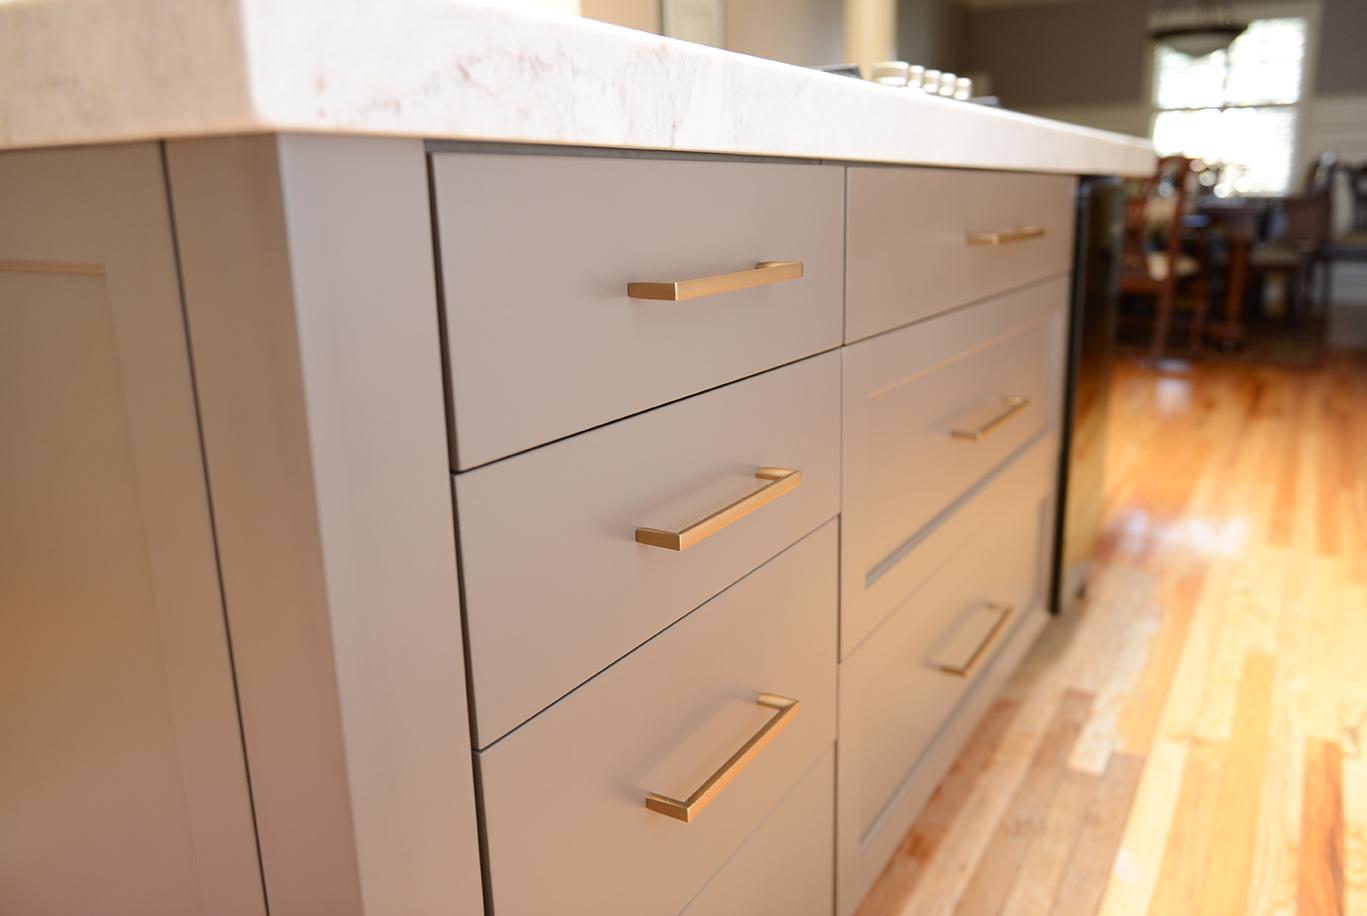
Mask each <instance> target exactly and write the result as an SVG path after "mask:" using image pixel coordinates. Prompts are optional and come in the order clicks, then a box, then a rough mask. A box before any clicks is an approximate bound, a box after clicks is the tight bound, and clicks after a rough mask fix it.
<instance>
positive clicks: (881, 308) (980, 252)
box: [845, 167, 1075, 341]
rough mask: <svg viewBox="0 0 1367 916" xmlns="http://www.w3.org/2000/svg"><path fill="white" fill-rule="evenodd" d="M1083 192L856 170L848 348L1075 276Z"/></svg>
mask: <svg viewBox="0 0 1367 916" xmlns="http://www.w3.org/2000/svg"><path fill="white" fill-rule="evenodd" d="M1074 186H1075V181H1074V179H1073V178H1071V177H1066V176H1059V175H1012V174H1006V173H993V172H969V171H949V170H937V169H908V168H870V167H859V168H851V169H850V170H849V199H848V204H847V206H848V207H849V217H848V218H849V231H848V239H847V246H848V261H847V271H848V276H847V280H846V310H847V315H846V321H845V339H846V341H855V340H862V339H863V338H865V337H868V336H870V335H873V334H877V333H879V332H881V331H886V330H888V329H889V328H895V327H899V326H901V325H904V324H910V323H911V322H913V321H919V320H920V319H922V318H928V317H929V316H931V315H935V314H938V313H939V312H943V311H945V310H947V309H952V308H954V307H956V306H959V305H963V304H965V303H968V302H974V301H976V300H978V299H982V298H985V297H987V296H991V295H994V294H996V293H1000V292H1003V291H1005V290H1008V289H1013V288H1015V287H1017V286H1022V285H1024V284H1026V283H1032V282H1034V281H1036V280H1041V279H1043V278H1045V277H1048V276H1050V275H1053V274H1057V273H1061V272H1063V271H1066V270H1067V269H1068V264H1069V260H1070V258H1071V253H1072V250H1073V193H1074ZM1041 232H1042V234H1041ZM992 233H997V234H998V238H996V239H995V240H993V239H991V234H992ZM990 241H996V242H997V244H990V243H988V242H990ZM975 242H976V243H975Z"/></svg>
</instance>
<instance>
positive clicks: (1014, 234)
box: [964, 226, 1044, 245]
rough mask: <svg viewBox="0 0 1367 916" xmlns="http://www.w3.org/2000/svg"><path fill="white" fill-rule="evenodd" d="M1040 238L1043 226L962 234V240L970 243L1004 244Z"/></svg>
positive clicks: (1042, 235) (1042, 233)
mask: <svg viewBox="0 0 1367 916" xmlns="http://www.w3.org/2000/svg"><path fill="white" fill-rule="evenodd" d="M1042 238H1044V227H1043V226H1019V227H1017V228H1015V229H998V230H996V231H995V232H970V233H968V235H966V236H964V240H965V241H966V242H968V244H970V245H1005V244H1007V243H1008V242H1024V241H1025V240H1026V239H1042Z"/></svg>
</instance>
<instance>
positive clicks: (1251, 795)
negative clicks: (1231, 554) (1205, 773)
mask: <svg viewBox="0 0 1367 916" xmlns="http://www.w3.org/2000/svg"><path fill="white" fill-rule="evenodd" d="M1275 677H1276V661H1275V660H1274V659H1273V658H1272V657H1271V656H1269V655H1264V654H1263V653H1260V652H1250V653H1249V655H1248V658H1247V660H1246V661H1245V663H1244V671H1243V675H1242V676H1241V677H1240V679H1239V692H1238V698H1237V701H1236V704H1235V708H1234V723H1233V727H1232V729H1231V734H1230V740H1229V747H1228V751H1227V753H1226V758H1225V768H1224V776H1223V779H1222V780H1221V783H1220V794H1219V798H1218V800H1217V801H1216V806H1215V825H1214V840H1213V842H1212V843H1211V845H1210V852H1209V853H1208V854H1207V857H1206V869H1205V879H1204V881H1203V882H1202V884H1201V887H1200V893H1199V895H1198V896H1197V897H1196V907H1195V911H1196V912H1199V913H1202V914H1209V916H1224V914H1230V916H1235V914H1237V916H1242V914H1243V912H1244V909H1245V905H1246V903H1247V900H1248V885H1249V877H1250V875H1251V874H1252V871H1253V838H1254V836H1255V830H1256V828H1257V823H1258V820H1257V819H1258V800H1259V797H1260V796H1261V790H1262V779H1263V767H1264V765H1265V764H1266V760H1267V736H1268V722H1269V719H1270V706H1271V703H1272V687H1273V681H1274V679H1275Z"/></svg>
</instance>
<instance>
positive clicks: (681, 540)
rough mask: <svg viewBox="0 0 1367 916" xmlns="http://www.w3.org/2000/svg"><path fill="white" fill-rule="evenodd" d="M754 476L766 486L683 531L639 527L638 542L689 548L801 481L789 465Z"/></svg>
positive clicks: (666, 548)
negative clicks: (764, 482)
mask: <svg viewBox="0 0 1367 916" xmlns="http://www.w3.org/2000/svg"><path fill="white" fill-rule="evenodd" d="M755 477H757V478H758V479H760V480H767V481H769V483H766V484H765V485H764V486H762V487H760V488H759V489H758V490H756V491H755V492H753V493H750V494H748V495H746V496H742V497H741V498H740V499H738V500H736V501H735V502H733V503H731V505H729V506H725V507H723V508H721V509H718V510H717V511H716V512H713V513H712V514H711V515H709V516H707V518H704V519H701V520H699V521H696V522H694V523H693V524H691V525H689V526H688V527H687V528H685V529H683V530H682V531H661V530H660V529H659V528H637V529H636V542H637V543H638V544H648V545H650V546H651V547H663V548H664V549H665V550H687V549H688V548H690V547H692V546H693V545H694V544H696V543H698V542H699V541H701V540H703V539H705V538H709V537H711V536H712V535H714V534H716V533H717V532H718V531H720V530H722V529H723V528H726V527H729V526H731V525H734V524H735V523H736V522H738V521H740V520H741V519H743V518H745V516H747V515H749V514H750V513H751V512H754V511H755V510H756V509H758V508H760V507H761V506H767V505H768V504H769V503H771V502H773V501H774V500H776V499H778V498H779V497H780V496H782V495H783V494H784V493H787V492H788V491H790V490H796V489H797V485H798V484H800V483H802V472H801V471H792V470H789V469H788V468H760V469H759V470H757V471H755Z"/></svg>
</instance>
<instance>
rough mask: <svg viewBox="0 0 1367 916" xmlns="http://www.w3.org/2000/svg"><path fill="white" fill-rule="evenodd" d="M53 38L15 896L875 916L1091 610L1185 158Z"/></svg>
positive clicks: (403, 19) (515, 67)
mask: <svg viewBox="0 0 1367 916" xmlns="http://www.w3.org/2000/svg"><path fill="white" fill-rule="evenodd" d="M0 51H3V52H4V54H3V58H4V59H5V60H6V61H7V62H8V63H7V64H6V67H7V68H8V69H7V72H6V73H5V80H4V81H3V84H2V85H0V148H3V151H0V199H3V200H4V201H6V206H5V208H4V210H3V212H0V347H3V348H4V358H3V360H0V373H3V385H0V420H2V421H3V422H4V424H5V428H6V436H7V438H8V440H9V443H8V445H7V447H6V449H5V450H4V452H3V455H2V456H0V471H3V478H4V484H3V506H4V512H3V513H0V541H2V542H3V544H4V550H3V551H2V552H0V606H3V608H4V613H5V619H6V624H7V627H6V631H7V632H8V633H10V634H12V635H11V637H10V638H9V639H7V640H6V642H5V644H4V648H3V649H0V668H3V669H4V670H6V671H7V672H10V673H11V674H10V677H9V679H8V680H7V682H6V688H5V689H6V695H5V697H4V706H5V708H6V709H7V711H12V712H11V713H8V714H7V718H6V720H5V725H4V728H5V732H4V733H3V734H2V735H0V744H2V745H3V746H4V747H6V748H17V749H18V752H17V753H9V754H6V755H5V756H4V757H3V758H0V786H2V787H3V788H0V792H3V793H4V796H3V797H4V806H5V808H6V810H7V811H10V812H13V815H12V816H9V815H7V819H8V824H7V827H8V828H10V829H7V830H6V831H5V832H4V835H3V839H0V850H3V853H4V854H3V855H0V895H2V897H0V909H13V910H15V911H16V912H24V913H33V914H43V913H68V912H80V911H88V910H90V909H91V908H92V907H94V908H99V909H100V910H101V911H102V912H110V913H125V912H126V913H140V914H153V913H168V914H186V913H213V914H234V916H236V914H253V913H261V914H264V913H265V912H266V908H267V907H269V910H270V912H271V913H272V914H275V916H281V914H296V913H301V914H302V913H326V914H361V913H365V914H413V913H453V912H454V913H478V912H485V911H486V908H487V910H488V911H489V912H497V913H499V914H500V916H507V914H519V913H529V914H536V913H593V914H604V913H616V912H620V913H629V914H643V913H678V912H681V911H685V910H686V911H687V912H689V913H691V914H699V913H760V912H774V913H785V914H794V913H831V912H836V913H839V914H841V916H847V914H849V913H851V912H853V910H854V909H855V908H856V907H857V905H858V903H859V901H860V899H861V897H862V896H863V894H864V892H865V891H866V890H867V888H868V886H869V885H870V884H871V883H872V881H873V880H874V879H875V878H876V877H877V874H878V872H879V870H880V869H881V868H882V865H883V863H884V862H885V861H886V860H887V859H888V857H889V856H890V855H891V853H892V851H893V849H894V848H895V847H896V845H897V843H898V841H899V840H900V838H901V836H902V834H903V833H904V831H905V830H906V828H907V826H908V825H909V824H910V823H911V820H912V819H913V818H914V816H915V814H916V812H917V810H918V809H919V808H920V806H921V805H922V804H923V803H924V801H925V799H926V798H927V797H928V795H929V793H930V792H931V791H933V789H934V787H935V785H936V784H937V783H938V781H939V779H940V777H941V775H942V774H943V772H944V771H945V769H946V768H947V767H948V765H949V764H950V763H951V762H952V760H953V759H954V756H955V754H956V753H957V751H958V749H959V747H960V746H961V745H962V743H963V741H964V739H965V737H966V736H967V734H968V732H969V730H971V728H972V727H973V725H974V723H975V722H976V720H977V718H978V716H979V715H980V713H981V711H982V709H983V708H984V707H985V705H986V703H987V702H989V701H990V699H991V698H992V696H993V694H994V692H995V691H996V690H997V689H998V688H999V686H1000V685H1001V683H1002V681H1003V680H1004V679H1005V677H1006V675H1007V674H1008V673H1009V672H1010V670H1011V668H1012V666H1013V665H1014V664H1015V663H1016V661H1018V660H1019V658H1020V657H1021V655H1022V654H1023V653H1024V651H1025V649H1026V648H1028V646H1029V645H1030V643H1031V642H1032V641H1033V639H1034V637H1035V636H1036V635H1037V634H1038V632H1039V631H1040V629H1041V628H1042V627H1043V626H1045V625H1046V623H1047V620H1048V616H1047V607H1046V604H1047V600H1048V597H1047V596H1048V570H1049V569H1050V567H1051V563H1052V550H1053V540H1052V530H1053V518H1054V513H1055V511H1056V505H1057V485H1056V481H1057V466H1058V461H1059V418H1060V410H1061V402H1062V397H1063V392H1064V385H1065V377H1064V376H1065V372H1064V365H1065V359H1064V352H1065V347H1066V337H1067V333H1066V332H1067V310H1068V302H1069V292H1068V278H1069V276H1070V274H1071V269H1072V258H1073V194H1074V188H1075V183H1076V176H1078V175H1095V174H1103V175H1104V174H1109V175H1130V174H1144V173H1147V172H1149V171H1151V169H1152V166H1153V156H1152V151H1151V149H1150V148H1149V146H1148V144H1147V143H1145V142H1144V141H1141V140H1136V139H1134V138H1129V137H1121V136H1117V135H1113V134H1106V133H1102V132H1098V131H1093V130H1088V129H1084V128H1078V127H1072V126H1068V125H1062V124H1056V123H1051V122H1047V121H1042V120H1039V119H1036V118H1030V117H1026V116H1021V115H1016V114H1012V113H1008V112H1002V111H998V110H993V109H986V108H980V107H977V106H973V105H970V104H967V103H963V102H954V101H950V100H945V99H939V98H930V97H925V96H920V95H915V94H912V93H910V92H908V91H905V90H897V89H892V88H889V87H883V86H877V85H872V84H867V83H861V82H858V81H854V80H848V79H845V78H842V77H837V76H832V75H829V74H823V73H818V72H814V71H808V70H802V69H799V68H795V67H789V66H785V65H782V64H776V63H772V62H768V61H762V60H758V59H755V58H748V57H744V56H741V55H736V54H730V53H727V52H723V51H717V50H714V49H710V48H704V47H701V46H695V45H688V44H684V43H681V42H675V41H671V40H668V39H663V38H659V37H657V36H653V35H646V34H643V33H638V32H632V31H629V30H624V29H618V28H614V27H611V26H605V25H601V24H598V23H592V22H586V21H582V20H577V19H557V18H550V17H536V16H529V15H525V14H519V13H513V12H507V11H502V10H499V9H496V8H492V7H486V6H480V5H475V4H465V3H437V2H418V0H404V2H401V3H381V2H378V0H372V2H339V3H328V4H322V3H294V4H278V3H268V2H265V0H201V2H194V3H184V2H175V0H129V2H125V3H120V4H101V3H92V2H82V0H53V2H49V3H45V4H31V5H30V4H21V5H8V6H0Z"/></svg>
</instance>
